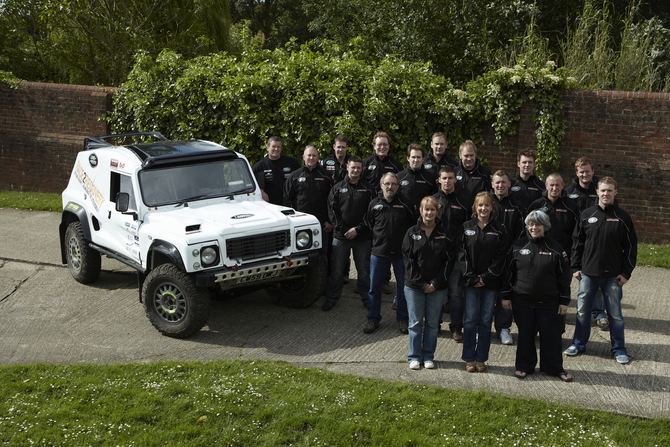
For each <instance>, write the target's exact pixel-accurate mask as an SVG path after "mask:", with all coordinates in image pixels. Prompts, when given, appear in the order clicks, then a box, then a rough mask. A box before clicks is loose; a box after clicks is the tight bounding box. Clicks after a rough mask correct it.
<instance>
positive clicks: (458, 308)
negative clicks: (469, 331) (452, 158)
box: [433, 166, 472, 343]
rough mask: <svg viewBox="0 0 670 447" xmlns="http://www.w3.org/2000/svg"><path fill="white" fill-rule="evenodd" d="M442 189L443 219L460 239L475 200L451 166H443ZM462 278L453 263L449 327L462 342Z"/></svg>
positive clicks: (453, 234) (455, 338)
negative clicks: (460, 186) (459, 183)
mask: <svg viewBox="0 0 670 447" xmlns="http://www.w3.org/2000/svg"><path fill="white" fill-rule="evenodd" d="M439 182H440V190H439V191H438V192H437V193H436V194H434V195H433V197H435V198H436V199H437V201H438V202H439V203H440V220H441V221H442V223H443V224H444V225H445V226H446V228H448V229H449V231H450V232H451V235H452V237H453V238H454V240H460V236H461V232H462V231H463V224H464V223H465V222H466V221H467V220H469V219H470V216H471V215H472V201H471V200H470V198H469V197H467V196H466V195H465V194H463V192H462V191H461V190H459V189H456V171H455V170H454V168H453V167H451V166H444V167H442V168H441V169H440V179H439ZM460 279H461V263H460V262H454V268H453V269H452V270H451V274H450V275H449V282H448V285H449V301H448V302H449V315H450V316H451V321H450V322H449V330H450V331H451V337H452V338H453V340H454V341H455V342H456V343H462V342H463V289H462V287H461V286H460V285H458V282H459V281H460Z"/></svg>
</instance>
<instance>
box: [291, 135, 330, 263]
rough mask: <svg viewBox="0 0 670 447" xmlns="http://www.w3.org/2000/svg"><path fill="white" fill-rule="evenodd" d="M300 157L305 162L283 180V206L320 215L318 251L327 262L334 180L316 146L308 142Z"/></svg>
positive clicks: (316, 215) (315, 215) (318, 217)
mask: <svg viewBox="0 0 670 447" xmlns="http://www.w3.org/2000/svg"><path fill="white" fill-rule="evenodd" d="M302 159H303V161H304V165H303V166H302V167H301V168H300V169H298V170H296V171H293V172H292V173H291V175H290V176H289V177H288V179H286V182H285V183H284V206H288V207H291V208H293V209H294V210H296V211H302V212H304V213H309V214H313V215H314V217H316V218H317V219H319V222H320V223H321V230H322V231H321V240H322V242H323V245H322V246H321V248H320V249H319V251H320V252H321V254H322V255H323V258H324V260H325V261H326V263H328V245H329V244H330V234H331V233H332V231H333V226H332V225H331V223H330V221H329V219H328V194H330V188H331V187H332V185H333V184H332V180H331V179H330V176H328V173H327V172H326V171H325V169H323V168H322V167H321V165H319V151H317V149H316V147H315V146H312V145H309V146H307V147H306V148H305V151H304V152H303V154H302Z"/></svg>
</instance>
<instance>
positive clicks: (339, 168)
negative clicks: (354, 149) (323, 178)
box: [321, 135, 350, 183]
mask: <svg viewBox="0 0 670 447" xmlns="http://www.w3.org/2000/svg"><path fill="white" fill-rule="evenodd" d="M348 150H349V140H347V137H345V136H344V135H338V136H336V137H335V142H334V143H333V153H332V154H330V155H328V156H327V157H326V158H324V159H323V160H322V161H321V166H323V168H324V169H325V170H326V172H328V175H330V178H332V179H333V183H338V182H341V181H342V180H344V177H345V176H346V175H347V161H348V160H349V157H350V155H349V154H348V153H347V152H348Z"/></svg>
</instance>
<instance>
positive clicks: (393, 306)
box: [391, 301, 398, 310]
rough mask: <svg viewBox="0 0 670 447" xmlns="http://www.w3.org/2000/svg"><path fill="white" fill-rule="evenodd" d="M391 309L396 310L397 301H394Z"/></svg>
mask: <svg viewBox="0 0 670 447" xmlns="http://www.w3.org/2000/svg"><path fill="white" fill-rule="evenodd" d="M391 309H393V310H398V302H397V301H394V302H393V304H391Z"/></svg>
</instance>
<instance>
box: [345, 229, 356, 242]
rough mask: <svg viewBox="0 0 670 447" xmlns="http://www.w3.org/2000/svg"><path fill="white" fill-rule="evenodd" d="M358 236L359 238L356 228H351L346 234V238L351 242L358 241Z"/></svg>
mask: <svg viewBox="0 0 670 447" xmlns="http://www.w3.org/2000/svg"><path fill="white" fill-rule="evenodd" d="M356 236H358V232H357V231H356V229H355V228H349V229H348V230H347V232H346V233H344V237H346V238H347V239H349V240H352V239H356Z"/></svg>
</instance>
